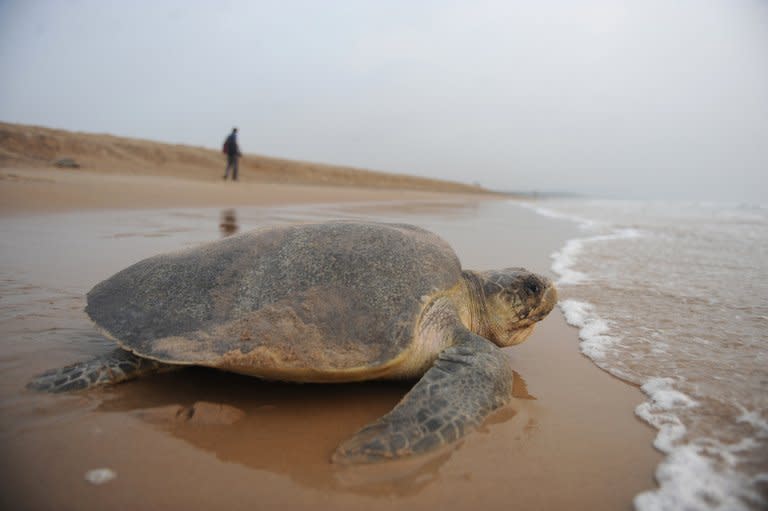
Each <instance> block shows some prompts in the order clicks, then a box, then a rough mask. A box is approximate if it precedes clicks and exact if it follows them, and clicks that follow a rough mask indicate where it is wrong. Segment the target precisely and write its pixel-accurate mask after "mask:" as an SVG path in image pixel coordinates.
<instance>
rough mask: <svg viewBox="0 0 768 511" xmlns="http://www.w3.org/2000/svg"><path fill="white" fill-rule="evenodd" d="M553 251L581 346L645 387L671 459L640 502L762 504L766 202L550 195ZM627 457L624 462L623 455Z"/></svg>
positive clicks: (766, 404) (766, 396)
mask: <svg viewBox="0 0 768 511" xmlns="http://www.w3.org/2000/svg"><path fill="white" fill-rule="evenodd" d="M528 207H530V208H533V209H535V210H536V211H537V212H538V213H540V214H541V215H545V216H550V217H557V218H565V219H570V220H572V221H574V222H577V223H578V225H579V227H580V230H581V235H580V236H579V237H578V238H575V239H571V240H569V241H568V242H567V243H566V244H565V246H563V247H562V249H561V250H559V251H558V252H556V253H555V254H553V256H552V257H553V261H552V270H553V271H554V272H555V273H556V274H557V275H558V276H559V282H558V287H559V290H560V296H561V303H560V307H561V309H562V311H563V312H564V314H565V316H566V319H567V321H568V322H569V323H570V324H572V325H574V326H576V327H578V328H579V329H580V339H581V344H580V347H581V351H582V352H583V353H584V354H585V355H586V356H588V357H589V358H590V359H592V360H593V361H594V362H595V363H596V364H597V365H598V366H599V367H601V368H602V369H604V370H606V371H608V372H609V373H611V374H613V375H615V376H617V377H618V378H621V379H623V380H626V381H628V382H631V383H634V384H637V385H640V386H641V389H642V390H643V392H644V393H645V394H646V396H647V401H646V402H644V403H642V404H641V405H640V406H638V407H637V409H636V412H635V413H636V414H637V416H638V417H640V418H641V419H642V420H644V421H646V422H647V423H649V424H650V425H652V426H653V427H655V428H656V429H657V430H658V435H657V436H656V440H655V447H656V448H657V449H659V450H660V451H662V452H663V453H664V454H665V455H666V457H665V459H664V461H663V462H662V463H661V464H660V465H659V467H658V468H657V470H656V479H657V482H658V483H659V486H660V487H659V489H658V490H656V491H651V492H646V493H642V494H640V495H638V496H637V497H636V498H635V507H636V508H637V509H639V510H640V511H649V510H661V509H663V510H667V509H668V510H686V509H711V510H729V511H731V510H741V509H748V510H756V509H768V207H765V206H754V205H735V204H734V205H724V204H709V203H668V202H629V201H588V200H552V201H539V202H536V203H535V204H533V203H532V204H529V205H528ZM628 462H631V460H628Z"/></svg>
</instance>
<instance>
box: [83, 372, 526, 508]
mask: <svg viewBox="0 0 768 511" xmlns="http://www.w3.org/2000/svg"><path fill="white" fill-rule="evenodd" d="M515 374H516V377H515V389H516V392H515V394H516V396H517V395H518V394H520V395H521V396H530V394H528V392H527V390H526V388H525V382H524V381H523V380H522V377H520V376H519V375H517V373H515ZM412 384H413V382H389V381H384V382H360V383H349V384H332V385H329V384H323V385H316V384H295V383H281V382H268V381H263V380H258V379H255V378H249V377H245V376H239V375H236V374H230V373H223V372H220V371H215V370H211V369H204V368H197V367H191V368H186V369H183V370H180V371H175V372H171V373H166V374H160V375H156V376H153V377H150V378H145V379H142V380H137V381H135V382H132V383H130V384H125V385H118V386H115V387H113V388H111V389H110V390H109V391H108V392H107V393H106V396H105V399H104V400H103V401H102V402H101V403H100V404H99V406H98V407H97V409H96V411H97V412H103V413H125V414H128V415H130V416H132V417H134V418H137V419H140V420H142V421H143V422H145V423H147V424H150V425H151V426H152V427H154V428H156V429H159V430H161V431H164V432H166V433H168V434H169V435H171V436H173V437H174V438H176V439H180V440H183V441H184V442H185V443H187V444H189V445H190V446H192V447H193V448H195V449H200V450H203V451H206V452H210V453H213V454H215V456H216V457H217V459H219V460H221V461H223V462H226V463H236V464H239V465H241V466H245V467H248V468H250V469H255V470H265V471H268V472H271V473H275V474H280V475H285V476H288V477H289V478H291V479H292V480H293V481H295V482H296V483H298V484H301V485H302V486H306V487H311V488H315V489H321V490H330V491H338V492H352V493H356V494H363V495H369V496H370V495H397V496H408V495H415V494H417V493H419V492H420V491H421V490H422V489H424V488H425V487H426V486H428V485H429V484H431V483H433V482H434V481H436V480H438V479H439V477H440V469H441V467H442V466H443V465H444V464H445V463H446V462H447V461H448V460H449V459H450V458H451V456H452V455H453V453H454V452H456V450H457V449H460V448H461V446H462V444H463V442H461V441H460V442H457V443H455V444H452V445H449V446H446V447H445V448H443V449H440V450H439V451H437V452H435V453H432V454H430V455H426V456H418V457H415V458H412V459H408V460H403V461H394V462H387V463H380V464H374V465H366V466H360V465H353V466H339V465H334V464H332V463H331V462H330V458H331V454H332V453H333V452H334V450H335V449H336V447H337V446H338V445H339V444H340V443H341V442H342V441H343V440H345V439H347V438H349V437H350V436H352V435H353V434H354V433H355V432H356V431H357V430H358V429H360V428H361V427H363V426H364V425H366V424H368V423H370V422H372V421H373V420H375V419H377V418H378V417H381V416H382V415H384V414H385V413H387V412H388V411H389V410H391V409H392V408H393V407H394V406H395V405H396V404H397V402H398V401H399V400H400V399H401V398H402V397H403V396H404V395H405V394H406V393H407V392H408V391H409V390H410V387H411V386H412ZM520 389H522V393H520V392H518V391H520ZM523 398H526V397H523ZM528 398H530V397H528ZM526 399H527V398H526ZM514 415H515V412H514V410H512V409H511V408H509V407H507V408H505V409H504V411H503V412H501V413H496V414H494V415H493V416H492V417H491V418H490V419H489V421H487V424H493V423H498V422H504V421H506V420H509V419H511V418H512V417H513V416H514ZM482 431H485V432H486V433H487V429H486V428H485V427H484V428H482V429H481V432H482Z"/></svg>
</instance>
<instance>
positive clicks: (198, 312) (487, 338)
mask: <svg viewBox="0 0 768 511" xmlns="http://www.w3.org/2000/svg"><path fill="white" fill-rule="evenodd" d="M556 301H557V292H556V290H555V287H554V286H553V284H552V283H551V282H550V281H549V280H548V279H546V278H545V277H542V276H540V275H536V274H533V273H530V272H528V271H526V270H524V269H522V268H508V269H504V270H498V271H483V272H474V271H462V269H461V265H460V263H459V260H458V258H457V256H456V254H455V253H454V252H453V250H452V249H451V248H450V246H449V245H448V244H447V243H446V242H445V241H443V240H442V239H441V238H439V237H438V236H437V235H435V234H433V233H431V232H429V231H426V230H423V229H421V228H418V227H414V226H411V225H404V224H384V223H366V222H354V221H334V222H328V223H316V224H301V225H290V226H280V227H272V228H266V229H261V230H256V231H252V232H247V233H244V234H240V235H237V236H233V237H230V238H225V239H222V240H219V241H215V242H212V243H207V244H204V245H201V246H197V247H194V248H189V249H185V250H181V251H178V252H174V253H170V254H162V255H158V256H155V257H150V258H148V259H145V260H143V261H140V262H138V263H136V264H134V265H132V266H130V267H128V268H126V269H124V270H122V271H121V272H119V273H117V274H115V275H114V276H112V277H110V278H109V279H107V280H105V281H103V282H101V283H99V284H97V285H96V286H95V287H94V288H93V289H92V290H91V291H90V292H89V293H88V299H87V306H86V309H85V310H86V312H87V314H88V315H89V316H90V317H91V319H92V320H93V322H94V323H95V324H96V326H97V327H98V328H99V329H100V330H101V331H102V332H103V333H104V334H105V335H106V336H107V337H109V338H110V339H112V340H114V341H115V342H116V343H117V344H118V345H119V348H117V349H115V350H114V351H113V352H111V353H109V354H107V355H104V356H100V357H97V358H94V359H92V360H89V361H86V362H81V363H79V364H74V365H71V366H68V367H65V368H62V369H58V370H51V371H48V372H46V373H44V374H42V375H40V376H38V377H37V378H36V379H34V380H33V381H32V382H31V383H30V384H29V387H30V388H32V389H37V390H46V391H52V392H58V391H68V390H79V389H85V388H90V387H94V386H98V385H102V384H111V383H117V382H121V381H124V380H129V379H132V378H135V377H138V376H141V375H144V374H149V373H154V372H158V371H161V370H167V369H170V368H174V367H179V366H185V365H196V366H207V367H213V368H217V369H221V370H225V371H232V372H235V373H241V374H245V375H251V376H257V377H260V378H265V379H270V380H283V381H292V382H352V381H361V380H373V379H416V378H420V379H419V381H418V382H417V383H416V385H415V386H414V387H413V388H412V389H411V390H410V392H408V393H407V394H406V396H405V397H404V398H403V399H402V400H401V401H400V402H399V403H398V404H397V406H395V408H394V409H393V410H392V411H390V412H389V413H388V414H386V415H385V416H383V417H382V418H380V419H379V420H377V421H375V422H373V423H372V424H370V425H368V426H366V427H364V428H363V429H362V430H360V431H359V432H358V433H356V434H355V435H354V436H353V437H352V438H350V439H349V440H347V441H345V442H343V443H342V444H341V445H340V446H339V447H338V449H337V450H336V452H335V453H334V455H333V461H336V462H353V463H357V462H374V461H380V460H385V459H391V458H399V457H403V456H408V455H411V454H417V453H424V452H427V451H430V450H433V449H435V448H437V447H440V446H442V445H445V444H448V443H450V442H453V441H455V440H457V439H458V438H460V437H462V436H463V435H464V434H466V433H467V432H468V431H469V430H470V429H471V427H473V426H477V425H479V424H480V423H481V422H482V421H483V419H484V418H485V417H486V416H487V415H488V414H490V413H491V412H492V411H493V410H495V409H497V408H499V407H500V406H502V405H504V404H505V403H507V402H508V401H509V399H510V393H511V386H512V369H511V367H510V366H509V362H508V359H507V358H506V356H505V355H503V354H502V351H501V349H500V347H504V346H511V345H514V344H518V343H520V342H522V341H524V340H525V339H526V337H528V335H529V334H530V333H531V331H532V330H533V327H534V324H535V323H536V322H537V321H539V320H541V319H542V318H544V317H545V316H546V315H547V314H548V313H549V312H550V311H551V310H552V308H553V306H554V305H555V302H556Z"/></svg>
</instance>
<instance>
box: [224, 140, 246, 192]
mask: <svg viewBox="0 0 768 511" xmlns="http://www.w3.org/2000/svg"><path fill="white" fill-rule="evenodd" d="M226 146H227V168H226V169H224V179H227V177H228V176H229V169H230V168H231V169H232V180H233V181H237V160H238V158H240V156H242V155H241V154H240V146H238V145H237V133H230V134H229V136H228V137H227V141H226Z"/></svg>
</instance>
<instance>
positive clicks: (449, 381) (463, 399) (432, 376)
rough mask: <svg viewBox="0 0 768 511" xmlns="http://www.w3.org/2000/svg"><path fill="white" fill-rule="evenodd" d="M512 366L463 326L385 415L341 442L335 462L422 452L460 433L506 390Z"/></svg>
mask: <svg viewBox="0 0 768 511" xmlns="http://www.w3.org/2000/svg"><path fill="white" fill-rule="evenodd" d="M512 381H513V373H512V368H511V367H510V366H509V363H508V361H507V360H506V357H505V356H504V355H503V353H502V351H501V350H500V349H499V348H497V347H496V346H494V345H493V344H492V343H491V342H490V341H487V340H486V339H483V338H482V337H479V336H477V335H475V334H472V333H470V332H467V331H464V332H461V333H460V336H459V342H457V344H455V345H454V346H452V347H450V348H448V349H446V350H444V351H443V352H442V353H440V355H439V357H438V358H437V360H436V361H435V363H434V365H433V366H432V367H431V368H430V369H429V371H427V372H426V374H425V375H424V376H423V377H422V379H421V380H420V381H419V382H418V383H417V384H416V385H415V386H414V387H413V388H412V389H411V391H410V392H409V393H408V394H406V396H405V397H404V398H403V399H402V401H400V403H398V404H397V406H395V408H394V409H393V410H392V411H391V412H389V413H388V414H387V415H385V416H383V417H382V418H381V419H379V420H377V421H376V422H374V423H372V424H369V425H368V426H366V427H364V428H363V429H361V430H360V431H358V432H357V434H355V436H353V437H352V438H350V439H349V440H347V441H345V442H344V443H342V444H341V445H340V446H339V447H338V449H336V452H335V453H334V454H333V461H334V462H335V463H373V462H377V461H383V460H387V459H394V458H402V457H405V456H410V455H413V454H422V453H426V452H428V451H431V450H433V449H437V448H438V447H441V446H443V445H447V444H449V443H451V442H454V441H456V440H457V439H459V438H461V437H462V436H464V435H465V434H466V433H468V432H469V431H470V430H471V429H472V428H473V427H475V426H478V425H480V424H481V423H482V422H483V420H484V419H485V418H486V417H487V416H488V415H489V414H490V413H491V412H493V411H494V410H496V409H498V408H499V407H501V406H503V405H504V404H506V403H508V402H509V400H510V398H511V396H512Z"/></svg>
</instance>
